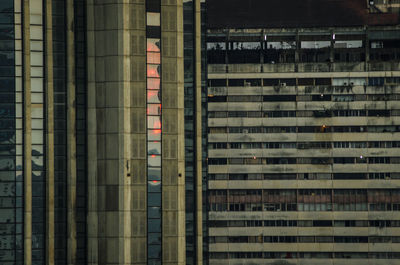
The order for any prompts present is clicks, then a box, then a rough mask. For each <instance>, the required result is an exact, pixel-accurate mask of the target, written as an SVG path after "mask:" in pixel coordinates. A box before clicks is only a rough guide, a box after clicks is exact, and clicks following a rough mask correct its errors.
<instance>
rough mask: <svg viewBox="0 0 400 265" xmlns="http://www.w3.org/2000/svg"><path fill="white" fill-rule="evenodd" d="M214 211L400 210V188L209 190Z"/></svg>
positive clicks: (209, 199) (210, 205)
mask: <svg viewBox="0 0 400 265" xmlns="http://www.w3.org/2000/svg"><path fill="white" fill-rule="evenodd" d="M208 203H209V210H210V211H272V212H274V211H275V212H276V211H368V210H369V211H400V189H299V190H294V189H290V190H289V189H286V190H285V189H269V190H209V192H208Z"/></svg>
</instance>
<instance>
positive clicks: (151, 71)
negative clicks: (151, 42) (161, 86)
mask: <svg viewBox="0 0 400 265" xmlns="http://www.w3.org/2000/svg"><path fill="white" fill-rule="evenodd" d="M160 67H161V66H160V65H159V64H148V65H147V76H148V77H160Z"/></svg>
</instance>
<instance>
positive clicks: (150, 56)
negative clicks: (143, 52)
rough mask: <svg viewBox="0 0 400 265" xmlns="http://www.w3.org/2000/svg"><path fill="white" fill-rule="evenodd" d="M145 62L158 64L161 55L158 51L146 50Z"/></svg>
mask: <svg viewBox="0 0 400 265" xmlns="http://www.w3.org/2000/svg"><path fill="white" fill-rule="evenodd" d="M147 63H150V64H160V63H161V56H160V53H159V52H148V53H147Z"/></svg>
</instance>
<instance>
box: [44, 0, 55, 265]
mask: <svg viewBox="0 0 400 265" xmlns="http://www.w3.org/2000/svg"><path fill="white" fill-rule="evenodd" d="M44 14H45V30H44V32H45V45H44V46H45V79H46V83H45V102H46V109H45V121H46V136H45V138H46V139H45V141H46V251H45V253H46V264H47V265H52V264H54V97H53V95H54V94H53V28H52V24H53V23H52V0H46V1H45V12H44Z"/></svg>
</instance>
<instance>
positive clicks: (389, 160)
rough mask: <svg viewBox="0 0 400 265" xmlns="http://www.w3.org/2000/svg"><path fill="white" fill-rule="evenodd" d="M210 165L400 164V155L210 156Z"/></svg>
mask: <svg viewBox="0 0 400 265" xmlns="http://www.w3.org/2000/svg"><path fill="white" fill-rule="evenodd" d="M208 164H209V165H286V164H313V165H327V164H400V157H365V156H363V155H360V156H357V157H297V158H296V157H273V158H267V157H256V156H253V157H245V158H243V157H235V158H208Z"/></svg>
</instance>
